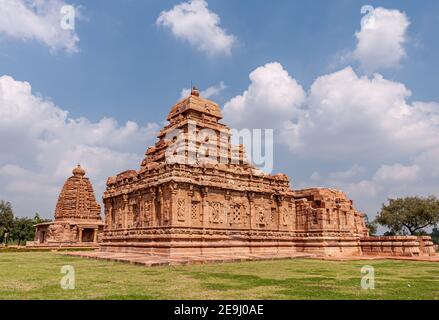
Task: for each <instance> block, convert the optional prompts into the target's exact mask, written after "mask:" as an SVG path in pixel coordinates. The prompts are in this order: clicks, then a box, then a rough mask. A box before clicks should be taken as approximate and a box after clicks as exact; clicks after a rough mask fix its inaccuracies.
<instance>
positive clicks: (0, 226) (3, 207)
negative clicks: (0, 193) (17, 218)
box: [0, 200, 14, 243]
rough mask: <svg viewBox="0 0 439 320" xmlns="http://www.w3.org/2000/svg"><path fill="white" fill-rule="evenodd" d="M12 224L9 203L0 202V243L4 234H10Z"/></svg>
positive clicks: (12, 218) (12, 214) (12, 217)
mask: <svg viewBox="0 0 439 320" xmlns="http://www.w3.org/2000/svg"><path fill="white" fill-rule="evenodd" d="M13 223H14V213H13V211H12V205H11V204H10V203H9V202H6V201H3V200H1V201H0V243H3V242H4V238H5V235H6V233H8V234H9V233H10V232H11V229H12V226H13Z"/></svg>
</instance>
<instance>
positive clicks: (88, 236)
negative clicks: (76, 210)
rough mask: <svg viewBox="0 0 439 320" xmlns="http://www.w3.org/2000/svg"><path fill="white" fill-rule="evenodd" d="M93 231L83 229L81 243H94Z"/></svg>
mask: <svg viewBox="0 0 439 320" xmlns="http://www.w3.org/2000/svg"><path fill="white" fill-rule="evenodd" d="M94 234H95V229H84V230H82V239H81V241H82V242H93V241H94Z"/></svg>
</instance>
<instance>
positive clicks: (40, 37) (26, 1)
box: [0, 0, 79, 53]
mask: <svg viewBox="0 0 439 320" xmlns="http://www.w3.org/2000/svg"><path fill="white" fill-rule="evenodd" d="M64 5H66V3H65V2H64V1H62V0H0V35H4V36H6V37H8V38H12V39H17V40H22V41H27V40H36V41H38V42H41V43H44V44H45V45H47V46H48V47H49V48H50V49H51V50H64V51H66V52H69V53H74V52H77V51H78V47H77V43H78V42H79V37H78V35H77V34H76V33H75V31H74V30H65V29H63V28H62V27H61V19H62V14H61V12H60V10H61V8H62V6H64ZM77 13H79V12H77ZM77 16H78V15H77Z"/></svg>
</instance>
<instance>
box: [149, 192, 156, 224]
mask: <svg viewBox="0 0 439 320" xmlns="http://www.w3.org/2000/svg"><path fill="white" fill-rule="evenodd" d="M156 197H157V196H156V190H155V189H151V222H150V226H152V227H155V226H156V216H157V212H156V210H157V209H156V205H155V201H156Z"/></svg>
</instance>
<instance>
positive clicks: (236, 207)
mask: <svg viewBox="0 0 439 320" xmlns="http://www.w3.org/2000/svg"><path fill="white" fill-rule="evenodd" d="M221 119H222V114H221V108H220V107H219V106H218V105H217V104H216V103H214V102H212V101H210V100H207V99H203V98H202V97H200V95H199V91H198V90H196V89H195V88H194V89H193V90H192V92H191V94H190V96H189V97H187V98H186V99H183V100H182V101H180V102H178V103H177V104H176V105H175V106H174V107H172V109H171V111H170V113H169V115H168V117H167V120H168V122H169V123H168V124H167V125H166V126H165V127H164V128H163V129H162V130H161V131H160V133H159V134H158V141H157V143H156V144H155V146H154V147H150V148H149V149H148V150H147V151H146V157H145V159H144V160H143V162H142V163H141V166H140V168H139V170H130V171H126V172H123V173H120V174H118V175H117V176H114V177H111V178H109V179H108V181H107V190H106V192H105V194H104V196H103V201H104V205H105V230H104V232H103V235H102V238H101V242H100V255H101V256H105V254H110V253H126V254H127V255H129V254H143V255H159V256H161V257H168V258H172V257H180V258H182V259H190V257H195V256H197V257H205V258H206V259H207V260H208V258H209V257H213V256H219V255H222V256H229V257H233V256H245V255H247V256H253V257H258V258H264V257H266V258H269V257H276V256H283V257H288V256H291V257H293V256H297V254H300V253H308V254H315V255H321V256H346V257H347V256H349V257H352V256H363V255H383V256H429V255H434V250H433V244H432V242H431V239H430V238H429V237H369V233H368V229H367V227H366V224H365V215H364V214H363V213H361V212H358V211H357V210H356V209H355V208H354V206H353V202H352V201H351V200H350V199H348V198H347V196H346V195H345V194H344V193H343V192H341V191H338V190H333V189H323V188H316V189H306V190H294V189H292V188H291V186H290V180H289V178H288V177H287V176H286V175H283V174H276V175H269V174H265V173H263V172H261V171H260V170H258V169H256V168H255V167H253V166H252V165H251V164H250V163H248V162H247V161H246V156H245V151H244V148H243V147H242V146H238V147H233V146H232V144H231V134H230V128H229V127H227V126H226V125H224V124H222V123H221ZM194 125H195V126H196V130H195V133H198V132H201V131H202V130H203V129H206V128H207V129H210V131H211V132H213V133H214V134H215V135H216V139H215V143H213V142H212V143H211V145H213V146H214V148H217V149H218V150H217V151H218V153H215V160H217V161H201V160H200V159H198V158H196V160H195V161H186V160H187V159H186V158H189V156H190V155H191V154H192V153H193V151H194V150H196V149H199V148H200V147H201V146H202V145H206V144H209V143H210V141H209V139H210V138H209V139H205V138H204V137H201V136H200V135H197V134H193V132H192V131H193V130H191V126H194ZM176 130H179V132H180V135H179V136H178V137H174V138H172V139H171V138H169V135H170V134H171V133H172V132H174V131H176ZM191 132H192V133H191ZM209 150H212V149H211V148H210V149H209ZM205 154H206V155H207V152H206V153H205ZM210 158H211V157H210ZM170 159H171V161H170ZM185 159H186V160H185ZM224 160H225V161H224ZM71 179H73V181H76V182H74V183H73V184H76V183H78V182H77V181H78V179H83V174H82V171H81V174H78V173H75V176H74V177H72V178H71ZM82 183H83V185H84V186H87V187H86V188H87V189H88V190H90V189H91V187H89V185H88V184H87V183H86V182H85V181H83V182H82ZM67 189H69V188H68V187H67ZM65 193H67V194H68V193H69V190H66V191H65ZM63 194H64V192H63ZM89 195H90V194H87V193H84V196H85V197H86V198H85V199H87V201H91V203H94V202H93V201H92V200H91V198H90V196H89ZM62 197H63V196H62ZM62 197H61V200H60V201H62ZM78 205H79V204H76V205H73V207H70V204H65V203H64V206H67V207H68V208H65V207H62V208H60V209H59V210H60V212H61V211H63V212H66V209H67V212H69V213H71V215H69V216H67V217H63V219H61V220H60V221H59V222H57V223H59V227H56V228H60V229H61V228H64V227H62V223H63V222H64V221H65V225H66V226H69V228H72V227H73V228H75V226H76V227H77V228H78V232H79V229H81V228H82V229H83V230H90V231H88V232H92V231H91V229H86V228H85V227H83V226H82V224H81V225H78V224H77V223H78V220H76V221H77V222H75V223H74V224H70V222H67V221H70V220H69V219H72V218H75V219H77V218H79V217H76V213H77V212H80V211H81V210H78V207H77V206H78ZM60 206H63V204H61V205H60ZM88 208H89V211H88V212H89V213H90V214H91V217H90V216H89V218H94V219H95V220H94V221H95V222H96V226H98V225H99V222H98V221H99V220H98V215H97V212H98V206H97V205H92V206H91V207H88ZM57 212H58V210H57ZM57 221H58V220H57ZM41 230H43V229H42V228H41ZM95 230H97V229H95ZM82 232H83V233H82V237H84V231H82ZM40 234H41V231H40ZM60 234H62V236H60V239H59V240H63V239H64V235H66V237H67V235H68V234H71V233H67V234H64V233H60ZM87 234H91V233H87ZM90 237H91V235H90ZM48 238H49V237H48Z"/></svg>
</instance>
